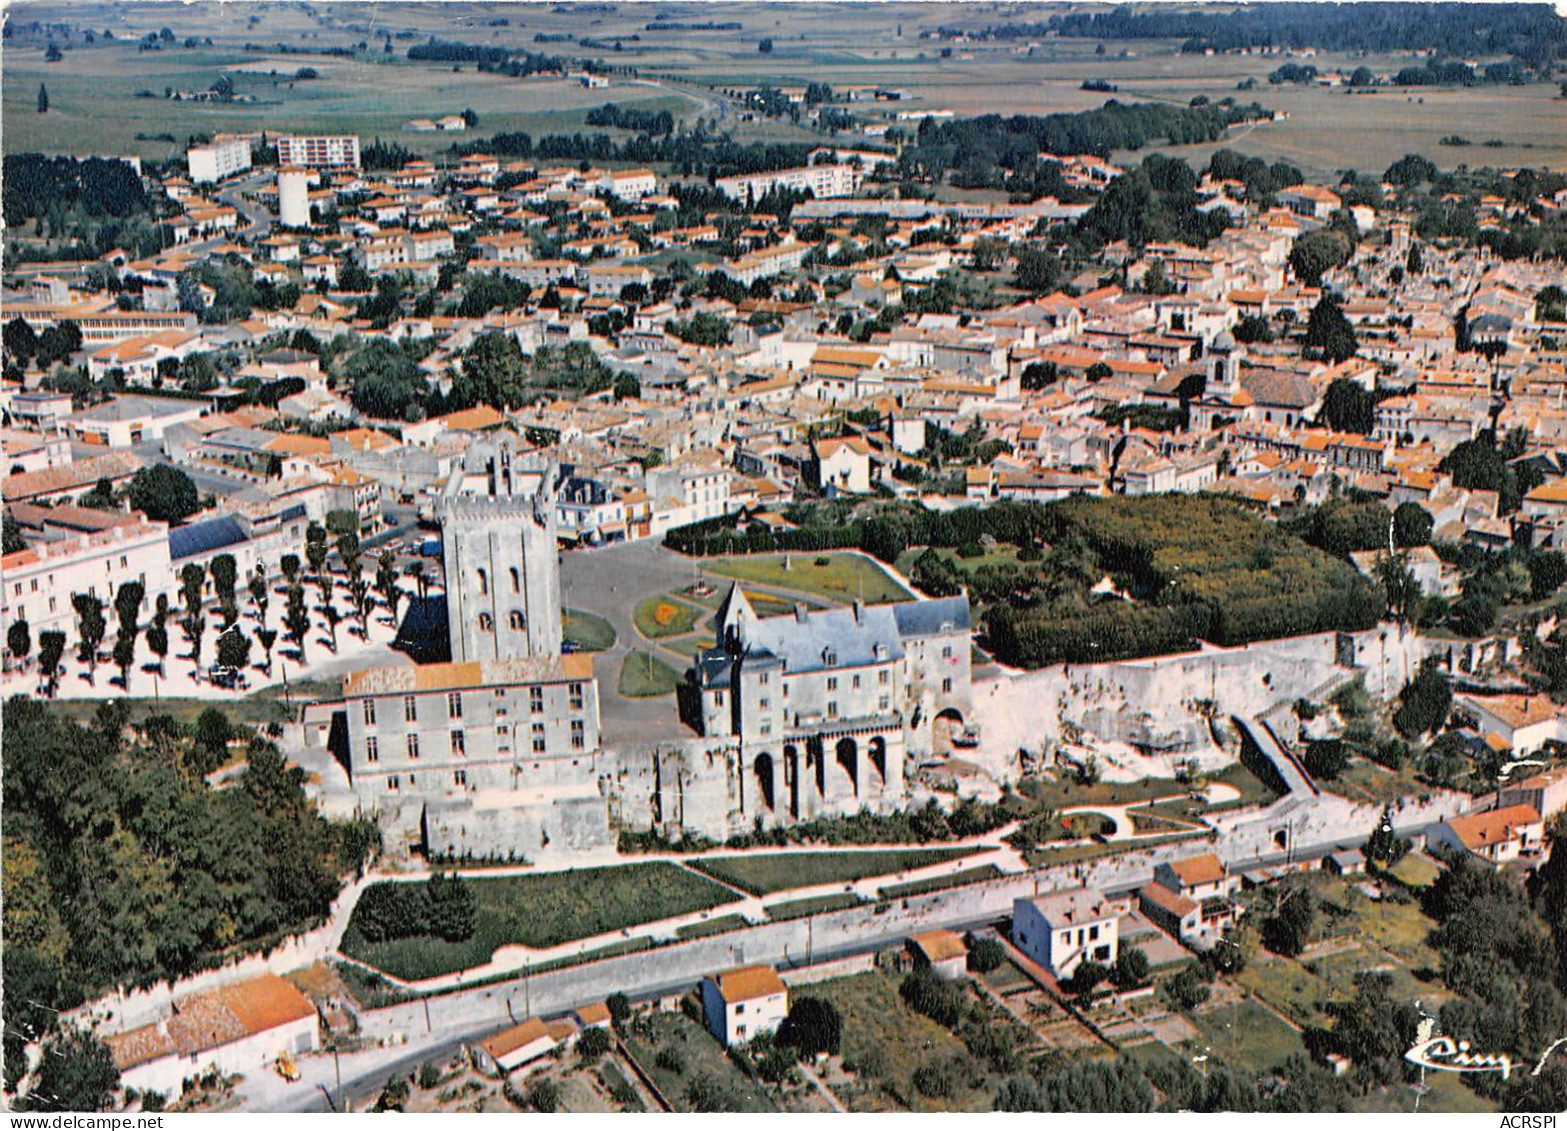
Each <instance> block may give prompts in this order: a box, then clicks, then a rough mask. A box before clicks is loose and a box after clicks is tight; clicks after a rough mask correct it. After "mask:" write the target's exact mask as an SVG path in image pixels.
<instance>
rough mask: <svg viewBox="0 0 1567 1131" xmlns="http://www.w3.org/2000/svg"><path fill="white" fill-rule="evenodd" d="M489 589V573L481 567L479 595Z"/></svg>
mask: <svg viewBox="0 0 1567 1131" xmlns="http://www.w3.org/2000/svg"><path fill="white" fill-rule="evenodd" d="M489 591H490V575H489V574H487V573H485V572H484V571H483V570H482V569H481V570H480V571H479V595H480V596H481V597H482V596H484V595H485V594H486V593H488V592H489Z"/></svg>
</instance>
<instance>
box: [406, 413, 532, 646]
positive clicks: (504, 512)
mask: <svg viewBox="0 0 1567 1131" xmlns="http://www.w3.org/2000/svg"><path fill="white" fill-rule="evenodd" d="M555 478H556V476H555V466H554V464H553V463H552V462H549V461H544V460H530V459H527V458H525V457H521V456H519V455H518V453H517V451H516V447H515V444H514V442H513V441H511V440H499V441H488V442H484V443H479V444H475V445H474V446H473V447H472V448H470V449H469V451H468V453H467V455H466V456H465V458H464V460H463V463H462V464H461V465H460V466H458V467H457V468H454V469H453V471H452V474H451V476H450V478H449V479H448V480H447V482H446V490H445V492H444V494H443V496H442V499H441V502H440V505H439V507H438V509H437V516H438V518H439V520H440V524H441V543H442V550H443V553H444V554H445V558H446V621H447V635H448V637H449V638H450V640H451V649H452V660H453V661H454V662H457V663H466V662H469V661H474V660H512V659H517V658H519V657H522V656H558V655H560V645H561V612H560V559H559V556H558V553H559V552H558V550H557V549H556V545H555Z"/></svg>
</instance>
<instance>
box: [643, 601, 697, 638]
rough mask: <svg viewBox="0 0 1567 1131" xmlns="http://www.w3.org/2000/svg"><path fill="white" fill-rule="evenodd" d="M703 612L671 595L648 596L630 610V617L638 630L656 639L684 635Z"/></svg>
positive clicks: (694, 625) (693, 626) (692, 627)
mask: <svg viewBox="0 0 1567 1131" xmlns="http://www.w3.org/2000/svg"><path fill="white" fill-rule="evenodd" d="M705 612H706V610H705V609H699V608H697V607H696V606H695V605H688V604H686V603H685V602H684V601H677V600H675V599H674V598H672V597H648V598H645V599H644V600H643V601H642V602H641V603H639V604H638V605H637V607H636V609H634V610H633V611H632V614H631V619H632V622H633V623H635V624H636V626H637V631H638V632H640V633H641V634H642V635H643V636H645V637H647V638H648V639H649V640H657V639H659V638H660V637H664V636H684V635H685V634H686V633H688V632H690V631H691V630H692V629H694V628H695V627H696V626H697V622H699V621H700V620H701V619H702V617H703V615H704V614H705Z"/></svg>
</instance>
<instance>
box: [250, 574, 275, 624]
mask: <svg viewBox="0 0 1567 1131" xmlns="http://www.w3.org/2000/svg"><path fill="white" fill-rule="evenodd" d="M249 588H250V601H251V604H253V605H255V607H256V621H257V623H259V624H265V623H266V620H267V605H268V604H269V603H270V602H271V599H272V598H271V591H270V590H269V589H268V587H267V567H266V565H265V564H264V563H262V562H257V563H256V571H255V572H254V573H252V574H251V575H250V582H249Z"/></svg>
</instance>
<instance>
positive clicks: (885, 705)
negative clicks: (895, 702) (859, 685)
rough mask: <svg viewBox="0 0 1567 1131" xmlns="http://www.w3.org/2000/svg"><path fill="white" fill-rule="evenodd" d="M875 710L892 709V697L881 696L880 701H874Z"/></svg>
mask: <svg viewBox="0 0 1567 1131" xmlns="http://www.w3.org/2000/svg"><path fill="white" fill-rule="evenodd" d="M876 709H877V710H878V711H890V710H891V709H892V696H890V695H883V696H882V697H881V698H880V699H878V700H876Z"/></svg>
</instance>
